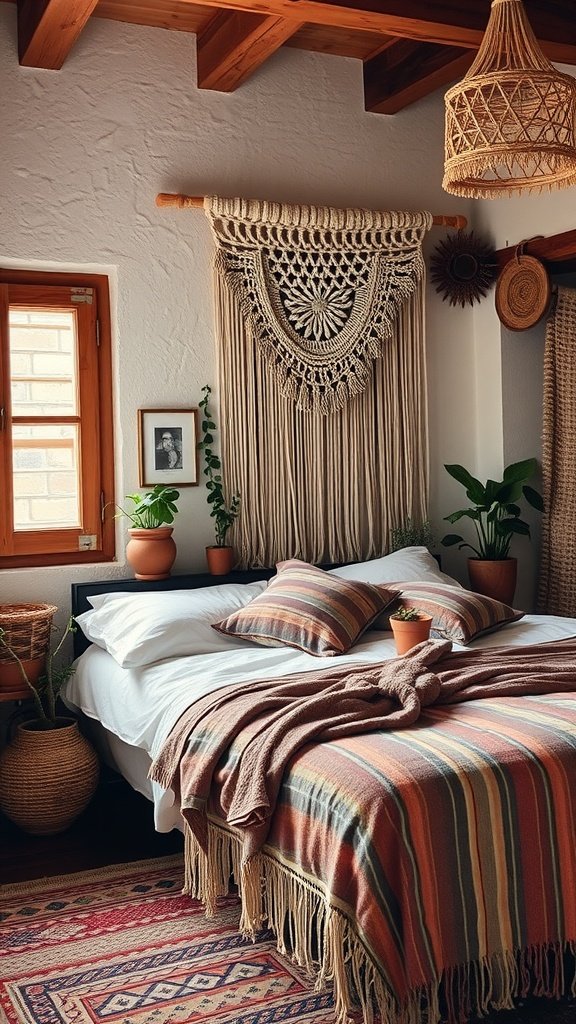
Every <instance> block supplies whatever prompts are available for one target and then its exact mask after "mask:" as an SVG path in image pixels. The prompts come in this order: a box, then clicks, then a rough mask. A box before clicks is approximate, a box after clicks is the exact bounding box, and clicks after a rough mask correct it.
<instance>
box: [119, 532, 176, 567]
mask: <svg viewBox="0 0 576 1024" xmlns="http://www.w3.org/2000/svg"><path fill="white" fill-rule="evenodd" d="M128 533H129V534H130V540H129V541H128V543H127V545H126V558H127V560H128V562H129V563H130V565H131V566H132V568H133V569H134V575H135V577H136V579H137V580H165V579H167V577H168V576H169V575H170V570H171V568H172V566H173V565H174V559H175V558H176V544H175V543H174V540H173V538H172V527H171V526H157V527H156V528H155V529H153V530H136V529H132V530H128Z"/></svg>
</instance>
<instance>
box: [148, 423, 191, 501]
mask: <svg viewBox="0 0 576 1024" xmlns="http://www.w3.org/2000/svg"><path fill="white" fill-rule="evenodd" d="M197 445H198V409H197V408H193V409H138V467H139V472H140V486H141V487H154V486H155V485H156V484H170V485H173V486H175V487H197V486H198V484H199V458H198V454H199V453H198V447H197Z"/></svg>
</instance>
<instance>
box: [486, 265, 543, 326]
mask: <svg viewBox="0 0 576 1024" xmlns="http://www.w3.org/2000/svg"><path fill="white" fill-rule="evenodd" d="M551 295H552V286H551V284H550V278H549V277H548V271H547V270H546V267H545V266H544V265H543V264H542V263H541V262H540V260H537V259H536V258H535V257H534V256H524V255H523V254H522V255H518V254H517V255H516V256H514V257H513V259H511V260H510V262H509V263H507V264H506V266H505V267H504V270H503V271H502V273H501V274H500V276H499V278H498V282H497V284H496V295H495V304H496V312H497V314H498V317H499V319H500V321H501V323H503V324H504V326H505V327H507V328H508V330H510V331H526V330H527V329H528V328H529V327H533V326H534V324H537V323H538V321H539V320H541V319H542V317H543V316H544V315H545V314H546V312H547V311H548V308H549V306H550V298H551Z"/></svg>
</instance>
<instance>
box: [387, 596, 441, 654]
mask: <svg viewBox="0 0 576 1024" xmlns="http://www.w3.org/2000/svg"><path fill="white" fill-rule="evenodd" d="M431 626H432V616H431V615H427V614H426V612H422V611H420V609H419V608H412V607H409V606H406V607H403V606H402V607H400V608H397V609H396V611H395V612H392V614H391V616H390V628H391V630H392V632H393V634H394V642H395V644H396V652H397V653H398V654H406V652H407V651H409V650H410V649H411V648H412V647H415V646H416V644H420V643H422V641H423V640H427V639H428V637H429V636H430V627H431Z"/></svg>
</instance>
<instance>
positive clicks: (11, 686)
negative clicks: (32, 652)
mask: <svg viewBox="0 0 576 1024" xmlns="http://www.w3.org/2000/svg"><path fill="white" fill-rule="evenodd" d="M20 660H21V662H22V668H23V669H24V671H25V672H26V675H27V676H28V679H29V680H30V682H31V683H32V684H33V685H34V683H37V682H38V679H39V678H40V676H41V675H42V673H43V671H44V668H45V666H46V657H42V658H21V659H20ZM29 696H30V689H29V687H28V686H26V683H25V682H24V680H23V679H22V673H21V671H20V668H19V667H18V665H17V663H16V662H15V661H12V662H9V661H0V700H26V699H27V698H28V697H29Z"/></svg>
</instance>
